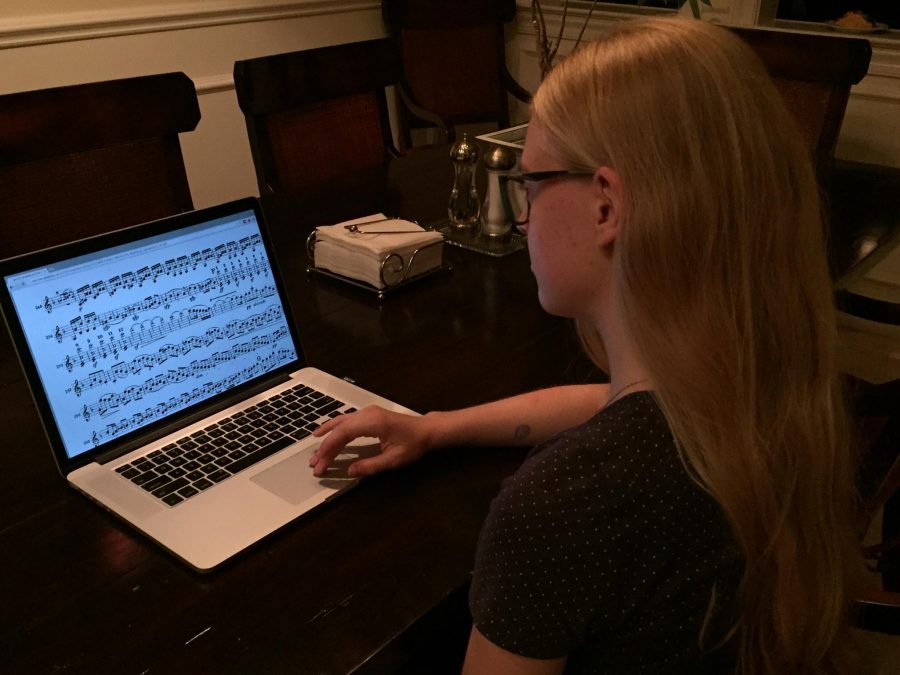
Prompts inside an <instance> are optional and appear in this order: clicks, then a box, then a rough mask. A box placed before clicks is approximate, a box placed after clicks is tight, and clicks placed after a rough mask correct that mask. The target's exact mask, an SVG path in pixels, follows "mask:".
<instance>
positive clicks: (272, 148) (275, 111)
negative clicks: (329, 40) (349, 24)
mask: <svg viewBox="0 0 900 675" xmlns="http://www.w3.org/2000/svg"><path fill="white" fill-rule="evenodd" d="M399 78H400V62H399V59H398V57H397V54H396V51H395V50H394V46H393V44H392V43H391V41H390V40H388V39H379V40H370V41H367V42H355V43H350V44H344V45H337V46H332V47H322V48H319V49H310V50H306V51H299V52H292V53H288V54H276V55H274V56H263V57H260V58H255V59H250V60H247V61H238V62H237V63H235V64H234V83H235V89H236V90H237V97H238V103H239V104H240V107H241V110H242V111H243V113H244V118H245V120H246V122H247V132H248V134H249V137H250V148H251V150H252V153H253V163H254V166H255V167H256V179H257V182H258V183H259V190H260V195H263V196H265V195H273V194H278V193H291V194H295V195H296V194H306V195H312V194H314V193H316V192H317V191H320V190H321V189H325V187H326V186H334V185H336V184H337V183H340V182H341V181H342V180H344V179H346V178H347V177H348V176H351V175H354V174H357V173H359V172H364V171H365V170H367V169H376V170H377V169H378V168H380V167H384V166H385V165H386V163H387V162H388V161H389V159H390V158H391V157H393V156H396V155H397V154H398V153H397V150H396V149H395V147H394V143H393V140H392V136H391V128H390V121H389V118H388V112H387V103H386V97H385V87H387V86H390V85H393V84H395V83H396V82H397V81H398V80H399ZM348 188H349V185H348Z"/></svg>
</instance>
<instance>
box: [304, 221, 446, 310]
mask: <svg viewBox="0 0 900 675" xmlns="http://www.w3.org/2000/svg"><path fill="white" fill-rule="evenodd" d="M411 222H415V221H411ZM416 224H417V225H418V223H416ZM374 234H379V233H374ZM380 234H387V233H380ZM443 245H444V239H441V240H440V241H435V242H432V243H430V244H425V245H424V246H420V247H419V248H417V249H415V250H414V251H413V252H412V255H411V256H409V260H407V261H404V260H403V256H401V255H400V254H399V253H389V254H388V255H386V256H385V257H384V260H382V261H381V265H380V266H379V270H378V276H379V278H380V279H381V283H382V284H384V286H383V288H378V287H376V286H372V285H371V284H369V283H367V282H365V281H362V280H360V279H354V278H353V277H348V276H346V275H343V274H338V273H337V272H332V271H331V270H326V269H323V268H321V267H316V255H315V252H316V230H313V231H312V232H310V233H309V236H308V237H307V238H306V257H307V259H308V260H309V263H310V264H309V265H307V266H306V271H307V273H310V274H320V275H322V276H325V277H330V278H332V279H337V280H339V281H343V282H344V283H348V284H350V285H351V286H356V287H358V288H363V289H365V290H367V291H374V292H375V294H376V295H377V296H378V299H379V300H381V299H382V298H384V297H385V295H386V294H387V293H388V292H390V291H394V290H396V289H398V288H402V287H403V286H407V285H408V284H411V283H413V282H415V281H419V280H420V279H424V278H426V277H430V276H431V275H433V274H436V273H438V272H444V271H446V272H450V271H452V270H453V266H452V265H450V264H449V263H446V262H441V264H440V265H439V266H437V267H432V268H431V269H429V270H426V271H424V272H420V273H419V274H414V275H412V276H410V270H412V266H413V262H414V261H415V259H416V256H417V255H419V253H420V252H422V251H425V250H427V249H430V248H434V247H435V246H443Z"/></svg>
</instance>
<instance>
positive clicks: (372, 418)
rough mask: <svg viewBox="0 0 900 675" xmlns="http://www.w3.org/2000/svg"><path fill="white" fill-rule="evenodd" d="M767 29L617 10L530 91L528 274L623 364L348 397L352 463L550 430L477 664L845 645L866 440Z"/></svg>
mask: <svg viewBox="0 0 900 675" xmlns="http://www.w3.org/2000/svg"><path fill="white" fill-rule="evenodd" d="M800 138H801V134H800V133H799V131H798V130H797V129H796V128H795V124H794V122H793V120H792V119H791V117H790V115H789V113H788V112H787V111H786V110H785V108H784V105H783V104H782V102H781V100H780V98H779V95H778V93H777V91H776V90H775V89H774V87H773V85H772V84H771V82H770V80H769V79H768V77H767V75H766V73H765V71H764V69H763V66H762V65H761V64H760V62H759V61H758V60H757V59H756V57H755V56H754V54H753V53H752V51H751V50H750V49H749V48H748V47H746V46H745V45H744V44H743V43H742V42H741V41H740V40H739V39H738V38H736V37H735V36H734V35H732V34H731V33H729V32H728V31H727V30H725V29H722V28H717V27H714V26H711V25H709V24H707V23H704V22H701V21H690V20H688V21H684V20H668V19H666V20H649V21H641V22H634V23H627V24H623V25H622V26H621V27H620V28H618V29H617V30H615V31H614V32H613V33H612V34H611V35H609V36H608V37H607V38H605V39H603V40H602V41H599V42H596V43H593V44H590V45H587V46H585V47H584V48H582V49H580V50H579V51H577V52H576V53H575V54H574V55H572V56H570V57H569V58H567V59H565V60H564V61H563V62H562V63H560V64H559V65H558V66H557V68H556V69H555V70H554V71H553V72H552V73H551V74H550V75H549V77H548V78H547V79H546V81H545V82H544V83H543V84H542V85H541V87H540V89H539V90H538V92H537V94H536V96H535V98H534V103H533V111H532V118H531V124H530V125H529V130H528V136H527V140H526V144H525V150H524V153H523V156H522V169H523V172H524V173H523V174H522V175H521V176H520V177H518V179H519V180H521V181H522V182H523V184H524V186H525V190H526V193H527V197H528V210H527V212H526V213H525V214H523V216H524V219H525V220H527V222H526V223H525V224H524V226H523V229H524V230H525V231H526V232H527V234H528V250H529V255H530V256H531V263H532V270H533V272H534V275H535V277H536V278H537V282H538V287H539V298H540V302H541V304H542V306H543V307H544V308H545V309H546V310H547V311H548V312H550V313H552V314H556V315H560V316H565V317H571V318H574V319H575V320H576V322H577V325H578V327H579V330H580V333H581V335H582V339H583V342H584V345H585V347H586V349H587V351H588V353H589V354H590V355H591V356H592V358H593V359H594V360H595V361H596V362H597V364H598V365H600V366H601V367H603V368H604V369H606V370H607V371H608V372H609V376H610V384H609V385H608V386H607V385H588V386H572V387H562V388H557V389H551V390H545V391H538V392H533V393H529V394H524V395H522V396H519V397H515V398H511V399H506V400H503V401H498V402H496V403H492V404H488V405H484V406H479V407H476V408H471V409H466V410H460V411H453V412H433V413H429V414H427V415H425V416H424V417H415V418H413V417H405V416H401V415H396V414H390V413H387V412H385V411H383V410H380V409H376V408H370V409H367V410H363V411H361V412H359V413H356V414H353V415H347V416H345V417H340V418H337V419H335V420H332V421H330V422H328V423H326V424H325V425H323V426H322V427H321V429H320V430H319V431H317V435H319V436H324V439H323V441H322V443H321V446H320V448H319V450H318V453H317V455H316V456H314V458H313V460H312V462H311V463H312V464H313V466H314V471H316V472H317V473H321V472H323V471H324V470H325V468H326V467H327V466H328V464H329V462H330V461H331V460H332V459H333V458H334V457H335V456H336V454H338V453H339V452H340V451H341V450H342V448H343V447H344V446H345V445H346V443H347V442H349V441H350V440H351V439H353V438H355V437H358V436H363V435H365V436H376V437H378V438H379V439H380V440H381V449H382V453H381V454H380V455H378V456H376V457H374V458H371V459H367V460H361V461H359V462H357V463H356V464H355V465H354V466H353V468H352V469H351V472H352V473H355V474H357V475H365V474H371V473H374V472H377V471H380V470H383V469H385V468H389V467H394V466H398V465H401V464H403V463H406V462H410V461H413V460H415V459H417V458H418V457H420V456H421V455H422V454H423V453H425V452H426V451H428V450H430V449H432V448H437V447H440V446H458V445H463V444H485V445H509V444H511V443H528V444H537V447H536V448H535V449H534V450H533V451H532V453H531V454H530V455H529V457H528V458H527V459H526V460H525V462H524V464H523V465H522V467H521V468H520V469H519V470H518V472H517V473H516V474H515V475H514V476H513V477H512V478H510V479H509V480H508V481H506V482H505V483H504V485H503V488H502V490H501V493H500V495H499V496H498V497H497V498H496V500H495V501H494V503H493V504H492V507H491V512H490V514H489V516H488V519H487V522H486V523H485V526H484V529H483V532H482V535H481V540H480V542H479V549H478V554H477V557H476V562H475V571H474V575H473V582H472V589H471V594H470V606H471V609H472V615H473V618H474V628H473V630H472V636H471V639H470V642H469V648H468V653H467V655H466V663H465V667H464V672H471V673H475V672H484V673H492V674H497V673H507V672H508V673H513V672H515V673H559V672H562V671H563V670H564V669H565V670H566V671H567V672H569V671H572V672H601V673H605V674H606V675H611V674H615V673H666V674H672V673H692V674H697V673H729V672H737V673H741V674H743V675H750V674H751V673H752V674H759V673H779V674H784V673H792V674H793V673H819V672H844V671H843V670H842V669H843V668H844V666H843V665H842V664H843V662H842V658H843V647H844V644H845V640H844V637H843V636H844V627H843V626H844V620H845V613H846V609H847V602H848V588H849V586H848V584H849V580H850V577H851V572H852V570H853V569H854V567H855V565H856V560H857V548H856V544H855V541H854V537H853V528H852V514H853V490H852V477H853V466H852V462H851V458H850V454H849V452H848V449H847V443H846V441H845V429H844V426H845V423H844V419H843V413H842V408H841V400H840V396H839V393H838V386H837V378H836V370H835V338H836V329H835V317H834V312H833V308H832V304H831V292H830V283H829V277H828V271H827V268H826V262H825V254H824V243H823V225H822V219H821V216H820V212H819V198H818V192H817V187H816V183H815V179H814V175H813V171H812V168H811V164H810V160H809V153H808V151H807V149H806V148H805V147H804V146H803V145H802V144H801V141H800Z"/></svg>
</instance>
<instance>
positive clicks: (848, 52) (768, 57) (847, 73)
mask: <svg viewBox="0 0 900 675" xmlns="http://www.w3.org/2000/svg"><path fill="white" fill-rule="evenodd" d="M732 30H733V31H734V32H735V33H736V34H737V35H739V36H740V37H741V38H742V39H744V40H745V41H746V42H747V43H748V44H749V45H750V47H752V48H753V50H754V51H755V52H756V54H757V55H758V56H759V57H760V59H761V60H762V62H763V63H764V64H765V66H766V69H767V70H768V71H769V75H771V77H772V79H773V81H774V82H775V86H776V87H777V88H778V90H779V91H780V92H781V95H782V96H783V97H784V100H785V103H786V104H787V107H788V109H790V110H791V112H793V113H794V115H795V117H796V119H797V121H798V122H799V123H800V130H801V132H802V133H803V135H804V137H805V140H806V144H807V146H808V147H809V149H810V151H811V152H812V153H813V156H814V158H815V161H816V165H817V166H818V168H819V170H820V172H822V171H827V170H829V169H830V165H831V162H832V160H833V158H834V148H835V146H836V145H837V139H838V135H839V134H840V131H841V122H842V121H843V119H844V111H845V109H846V107H847V100H848V99H849V97H850V87H851V86H852V85H854V84H857V83H858V82H859V81H860V80H862V78H863V77H865V74H866V71H867V70H868V68H869V60H870V59H871V57H872V47H871V45H870V44H869V41H868V40H862V39H859V38H848V37H844V36H837V35H812V34H801V33H788V32H782V31H773V30H763V29H754V28H733V29H732Z"/></svg>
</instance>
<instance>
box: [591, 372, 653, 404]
mask: <svg viewBox="0 0 900 675" xmlns="http://www.w3.org/2000/svg"><path fill="white" fill-rule="evenodd" d="M646 381H647V380H646V379H643V380H635V381H634V382H629V383H628V384H626V385H625V386H624V387H622V388H621V389H619V390H618V391H617V392H616V393H615V394H613V395H612V396H610V397H609V398H608V399H607V400H606V403H605V404H604V406H603V408H601V410H604V409H606V408H608V407H609V406H610V405H612V404H613V403H614V402H615V401H616V400H617V399H618V398H619V397H620V396H621V395H622V394H624V393H625V392H626V391H628V390H629V389H631V388H632V387H636V386H637V385H639V384H644V382H646Z"/></svg>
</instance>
